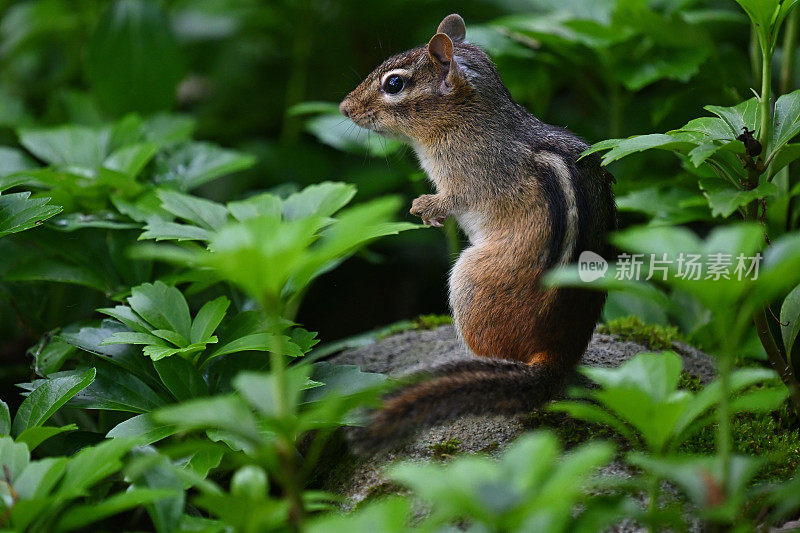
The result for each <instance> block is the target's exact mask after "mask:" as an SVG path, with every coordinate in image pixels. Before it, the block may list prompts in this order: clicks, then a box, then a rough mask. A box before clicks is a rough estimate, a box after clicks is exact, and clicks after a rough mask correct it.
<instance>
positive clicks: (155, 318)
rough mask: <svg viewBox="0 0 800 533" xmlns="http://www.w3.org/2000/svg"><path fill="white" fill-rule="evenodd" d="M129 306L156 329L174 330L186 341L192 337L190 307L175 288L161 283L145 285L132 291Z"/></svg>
mask: <svg viewBox="0 0 800 533" xmlns="http://www.w3.org/2000/svg"><path fill="white" fill-rule="evenodd" d="M128 305H130V306H131V308H132V309H133V310H134V311H136V314H138V315H139V316H141V317H142V318H144V319H145V320H147V322H149V323H150V324H151V325H153V326H154V327H155V328H156V329H164V330H172V331H175V332H177V333H179V334H180V335H182V336H183V337H184V338H186V339H188V338H189V337H190V336H191V328H192V319H191V317H190V315H189V305H188V304H187V303H186V299H184V297H183V294H181V291H179V290H178V289H176V288H175V287H170V286H167V285H166V284H164V283H162V282H161V281H156V282H155V283H143V284H142V285H139V286H138V287H134V288H133V289H131V296H130V298H128Z"/></svg>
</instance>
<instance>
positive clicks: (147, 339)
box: [100, 331, 167, 346]
mask: <svg viewBox="0 0 800 533" xmlns="http://www.w3.org/2000/svg"><path fill="white" fill-rule="evenodd" d="M108 344H156V345H160V346H167V344H166V343H164V341H163V340H162V339H161V338H159V337H156V336H155V335H150V334H149V333H137V332H135V331H120V332H117V333H114V334H113V335H112V336H110V337H109V338H107V339H106V340H104V341H103V342H101V343H100V345H101V346H106V345H108Z"/></svg>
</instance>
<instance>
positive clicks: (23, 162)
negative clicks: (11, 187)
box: [0, 146, 37, 192]
mask: <svg viewBox="0 0 800 533" xmlns="http://www.w3.org/2000/svg"><path fill="white" fill-rule="evenodd" d="M36 166H37V165H36V163H35V162H34V161H33V160H32V159H31V158H30V157H28V156H27V155H25V153H24V152H23V151H22V150H17V149H16V148H8V147H7V146H0V176H7V175H9V174H15V173H17V172H20V171H22V170H29V169H32V168H36ZM2 183H3V181H2V180H0V192H3V191H4V190H5V188H4V186H3V185H2Z"/></svg>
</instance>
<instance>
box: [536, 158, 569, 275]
mask: <svg viewBox="0 0 800 533" xmlns="http://www.w3.org/2000/svg"><path fill="white" fill-rule="evenodd" d="M536 175H537V176H540V181H539V183H540V184H541V187H542V192H543V194H544V199H545V202H547V210H548V211H549V213H550V243H551V244H550V251H549V254H548V257H547V263H546V267H547V268H551V267H553V266H555V265H556V264H557V263H558V260H559V259H560V257H561V252H562V250H563V248H564V238H565V236H566V234H567V223H568V222H567V201H566V199H565V198H564V191H563V189H562V188H561V184H560V182H559V179H558V176H556V171H555V169H554V168H552V167H551V166H550V165H546V164H545V165H540V166H539V168H538V169H537V172H536Z"/></svg>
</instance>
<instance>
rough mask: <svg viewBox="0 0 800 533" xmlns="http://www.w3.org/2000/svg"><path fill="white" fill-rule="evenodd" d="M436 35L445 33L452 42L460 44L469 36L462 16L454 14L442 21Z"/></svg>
mask: <svg viewBox="0 0 800 533" xmlns="http://www.w3.org/2000/svg"><path fill="white" fill-rule="evenodd" d="M436 33H444V34H445V35H447V36H448V37H450V38H451V39H452V40H454V41H456V42H460V41H463V40H464V37H466V36H467V27H466V25H464V19H462V18H461V15H457V14H455V13H453V14H452V15H447V16H446V17H445V18H444V20H442V22H441V23H440V24H439V28H438V29H437V30H436Z"/></svg>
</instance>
